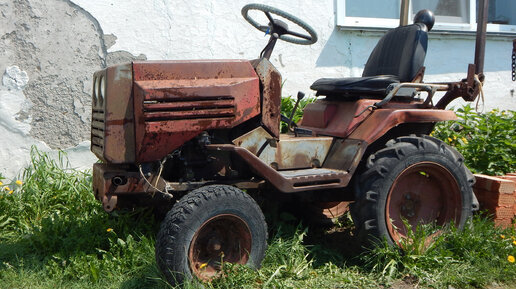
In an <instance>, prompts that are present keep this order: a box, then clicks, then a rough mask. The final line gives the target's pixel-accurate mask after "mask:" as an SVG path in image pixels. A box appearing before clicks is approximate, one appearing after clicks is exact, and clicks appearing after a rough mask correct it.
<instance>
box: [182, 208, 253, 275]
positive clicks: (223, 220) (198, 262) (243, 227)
mask: <svg viewBox="0 0 516 289" xmlns="http://www.w3.org/2000/svg"><path fill="white" fill-rule="evenodd" d="M251 240H252V239H251V232H250V230H249V228H248V226H247V224H246V223H245V222H244V221H243V220H242V219H241V218H239V217H237V216H235V215H230V214H224V215H218V216H215V217H213V218H211V219H209V220H208V221H206V222H204V224H202V225H201V227H200V228H199V230H198V231H197V232H196V233H195V235H194V236H193V238H192V241H191V242H190V249H189V252H188V259H189V262H190V269H191V271H192V274H193V275H195V276H196V277H197V278H198V279H201V280H204V281H207V280H210V279H211V278H213V277H216V276H217V275H218V274H219V272H220V270H221V269H222V266H223V263H225V262H229V263H236V264H246V263H247V261H248V260H249V253H250V252H251V245H252V244H251V243H252V242H251Z"/></svg>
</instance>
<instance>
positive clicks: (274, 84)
mask: <svg viewBox="0 0 516 289" xmlns="http://www.w3.org/2000/svg"><path fill="white" fill-rule="evenodd" d="M252 63H253V66H254V67H255V69H256V73H257V74H258V77H259V78H260V82H261V86H262V95H261V98H262V100H261V105H262V123H263V125H264V126H265V128H267V130H268V131H269V132H270V133H271V135H272V136H274V137H275V138H279V134H280V131H279V128H280V119H281V115H280V108H281V74H280V73H279V71H278V70H277V69H276V68H275V67H274V65H272V63H270V62H269V60H267V59H266V58H261V59H257V60H254V61H253V62H252Z"/></svg>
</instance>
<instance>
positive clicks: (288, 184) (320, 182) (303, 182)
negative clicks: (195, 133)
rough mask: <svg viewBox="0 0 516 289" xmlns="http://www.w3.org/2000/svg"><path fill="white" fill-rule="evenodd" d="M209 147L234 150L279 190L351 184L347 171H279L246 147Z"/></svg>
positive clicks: (334, 186)
mask: <svg viewBox="0 0 516 289" xmlns="http://www.w3.org/2000/svg"><path fill="white" fill-rule="evenodd" d="M206 148H207V149H209V150H215V151H232V152H235V153H236V154H237V155H239V156H240V157H241V158H242V159H243V160H244V161H246V162H247V163H248V164H249V166H250V167H251V168H253V169H254V171H255V172H256V173H257V174H258V175H260V176H262V177H263V178H264V179H266V180H267V181H268V182H270V183H271V184H272V185H273V186H274V187H275V188H276V189H277V190H279V191H281V192H284V193H294V192H302V191H309V190H323V189H336V188H343V187H346V186H347V185H348V184H349V181H350V180H351V174H349V173H348V172H346V171H341V170H332V169H324V168H309V169H303V170H298V169H296V170H292V171H277V170H275V169H274V168H272V167H271V166H269V165H267V164H266V163H264V162H263V161H261V160H260V159H259V158H258V157H257V156H255V155H254V154H253V153H251V152H250V151H248V150H247V149H246V148H243V147H238V146H234V145H231V144H212V145H207V146H206Z"/></svg>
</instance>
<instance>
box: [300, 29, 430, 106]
mask: <svg viewBox="0 0 516 289" xmlns="http://www.w3.org/2000/svg"><path fill="white" fill-rule="evenodd" d="M427 43H428V35H427V29H426V26H425V25H424V24H422V23H416V24H412V25H407V26H400V27H398V28H395V29H393V30H390V31H389V32H387V33H386V34H385V35H384V36H383V37H382V38H381V39H380V41H378V44H376V47H375V48H374V50H373V52H372V53H371V55H370V56H369V59H368V60H367V63H366V65H365V68H364V72H363V73H362V77H349V78H322V79H319V80H317V81H316V82H314V83H313V84H312V86H310V88H311V89H313V90H316V91H317V95H326V96H332V97H338V98H339V99H343V100H347V99H356V98H357V97H366V98H383V97H384V96H385V95H386V88H387V87H388V86H389V85H390V84H392V83H399V82H410V81H412V80H413V79H414V78H415V77H416V75H417V73H418V71H419V70H420V69H421V68H422V67H423V65H424V61H425V56H426V49H427Z"/></svg>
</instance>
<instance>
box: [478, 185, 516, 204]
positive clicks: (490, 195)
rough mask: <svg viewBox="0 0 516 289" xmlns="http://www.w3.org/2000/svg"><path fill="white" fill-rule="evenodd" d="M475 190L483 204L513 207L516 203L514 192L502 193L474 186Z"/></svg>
mask: <svg viewBox="0 0 516 289" xmlns="http://www.w3.org/2000/svg"><path fill="white" fill-rule="evenodd" d="M473 191H474V192H475V196H477V199H478V201H479V202H480V203H481V204H482V203H486V205H494V206H507V207H512V206H513V205H514V203H515V199H514V194H502V193H497V192H492V191H487V190H482V189H478V188H474V189H473Z"/></svg>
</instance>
